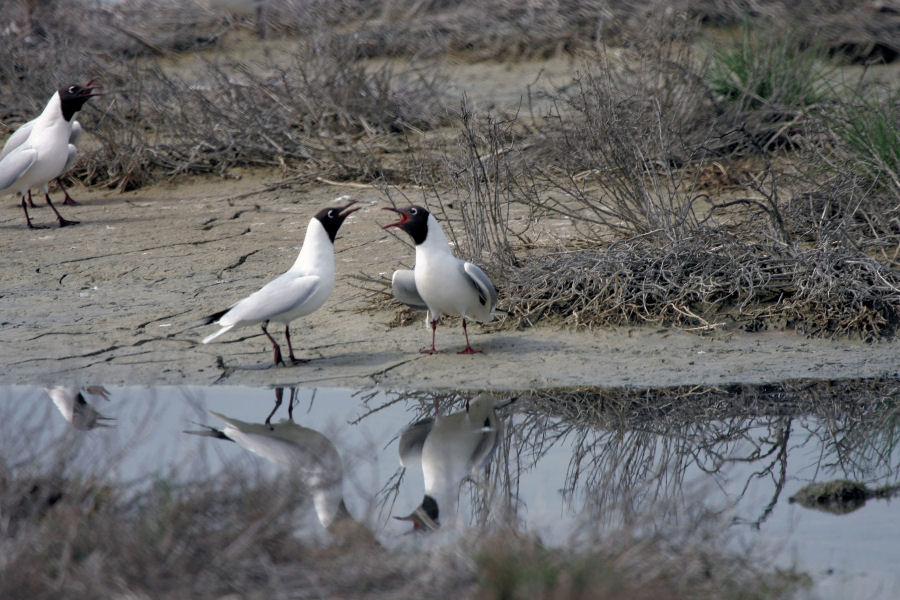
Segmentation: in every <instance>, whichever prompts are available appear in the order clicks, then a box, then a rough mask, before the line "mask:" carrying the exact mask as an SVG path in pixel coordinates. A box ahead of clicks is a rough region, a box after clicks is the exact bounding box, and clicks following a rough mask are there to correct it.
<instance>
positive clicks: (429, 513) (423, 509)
mask: <svg viewBox="0 0 900 600" xmlns="http://www.w3.org/2000/svg"><path fill="white" fill-rule="evenodd" d="M394 518H395V519H397V520H400V521H412V524H413V531H418V530H420V529H421V530H422V531H434V530H435V529H438V528H439V527H440V526H441V524H440V522H438V503H437V500H435V499H434V498H432V497H431V496H429V495H428V494H425V497H424V498H422V504H420V505H419V507H418V508H417V509H416V510H415V511H414V512H413V513H412V514H411V515H409V516H406V517H394Z"/></svg>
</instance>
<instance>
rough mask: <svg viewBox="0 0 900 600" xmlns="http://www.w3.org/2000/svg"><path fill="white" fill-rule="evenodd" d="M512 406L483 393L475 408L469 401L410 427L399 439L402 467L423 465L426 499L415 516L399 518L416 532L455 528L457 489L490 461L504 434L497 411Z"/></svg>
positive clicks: (474, 404)
mask: <svg viewBox="0 0 900 600" xmlns="http://www.w3.org/2000/svg"><path fill="white" fill-rule="evenodd" d="M514 401H515V398H513V399H512V400H508V401H506V402H503V403H502V404H499V405H498V400H497V399H496V398H494V397H493V396H491V395H488V394H481V395H479V396H478V397H477V398H476V399H475V400H474V401H473V402H472V403H471V404H470V403H469V400H468V399H467V400H466V406H465V409H464V410H461V411H459V412H456V413H452V414H449V415H446V416H443V417H442V416H440V415H438V416H436V417H428V418H425V419H422V420H420V421H417V422H415V423H413V424H412V425H410V426H409V427H407V428H406V429H405V430H404V431H403V433H402V434H401V436H400V444H399V449H398V450H399V453H400V464H401V465H402V466H403V467H404V468H410V467H411V466H412V465H415V464H421V466H422V474H423V476H424V479H425V496H424V497H423V498H422V503H421V504H420V505H419V506H418V507H417V508H416V510H415V511H413V512H412V514H410V515H408V516H405V517H396V518H397V519H400V520H404V521H411V522H412V524H413V529H414V530H424V531H432V530H435V529H437V528H438V527H440V526H442V525H448V524H452V525H455V524H456V522H457V518H458V511H457V506H458V503H459V486H460V484H461V483H462V481H463V480H464V479H465V478H466V477H469V476H475V475H477V473H478V472H479V471H480V470H481V469H482V468H483V467H484V466H485V465H487V463H488V462H489V461H490V459H491V457H492V456H493V453H494V450H495V449H496V448H497V444H498V441H499V440H500V437H501V433H502V430H503V423H502V421H501V420H500V418H499V417H498V415H497V409H498V408H503V407H505V406H508V405H509V404H511V403H512V402H514ZM437 409H438V406H437V402H436V401H435V410H436V411H437Z"/></svg>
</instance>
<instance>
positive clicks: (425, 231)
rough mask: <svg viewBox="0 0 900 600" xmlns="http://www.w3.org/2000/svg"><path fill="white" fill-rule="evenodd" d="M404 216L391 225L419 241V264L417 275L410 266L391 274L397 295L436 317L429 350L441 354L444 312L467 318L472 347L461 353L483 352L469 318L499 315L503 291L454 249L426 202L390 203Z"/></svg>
mask: <svg viewBox="0 0 900 600" xmlns="http://www.w3.org/2000/svg"><path fill="white" fill-rule="evenodd" d="M384 210H390V211H393V212H396V213H399V214H400V220H399V221H397V222H396V223H390V224H388V225H385V226H384V227H383V229H387V228H388V227H399V228H400V229H402V230H403V231H405V232H406V233H408V234H409V235H410V237H412V239H413V241H414V242H415V244H416V265H415V268H414V269H413V271H412V273H413V275H412V277H410V272H409V270H405V269H404V270H399V271H397V272H395V273H394V276H393V277H392V278H391V286H392V288H393V289H394V295H395V297H396V298H397V299H398V300H399V301H400V302H403V303H404V304H409V305H410V306H413V307H421V306H422V305H424V306H425V307H426V308H427V309H428V318H429V319H430V320H431V349H425V350H422V352H423V353H425V354H434V353H435V352H437V350H435V348H434V337H435V333H436V331H437V320H438V319H439V318H440V317H441V315H444V314H450V315H459V316H461V317H462V327H463V333H464V334H465V336H466V347H465V349H464V350H461V351H460V352H459V354H474V353H477V352H481V350H476V349H475V348H472V346H471V345H470V344H469V332H468V330H467V328H466V320H467V319H471V320H473V321H478V322H480V323H483V322H485V321H490V320H491V318H493V314H494V309H495V308H496V307H497V290H496V289H494V285H493V284H492V283H491V280H490V279H488V276H487V275H485V274H484V271H482V270H481V268H480V267H478V265H476V264H474V263H470V262H468V261H465V260H461V259H459V258H456V257H455V256H454V255H453V252H452V251H451V250H450V243H449V242H448V240H447V236H446V235H444V232H443V230H441V226H440V224H439V223H438V222H437V219H435V218H434V215H432V214H431V213H429V212H428V210H427V209H425V208H423V207H421V206H407V207H406V208H391V207H385V209H384Z"/></svg>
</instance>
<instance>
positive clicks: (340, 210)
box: [203, 200, 359, 366]
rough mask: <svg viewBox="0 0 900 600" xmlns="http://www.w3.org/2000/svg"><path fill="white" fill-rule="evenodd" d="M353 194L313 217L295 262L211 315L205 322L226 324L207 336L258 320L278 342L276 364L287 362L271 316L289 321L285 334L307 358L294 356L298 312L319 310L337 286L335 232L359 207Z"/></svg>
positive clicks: (274, 318) (266, 332)
mask: <svg viewBox="0 0 900 600" xmlns="http://www.w3.org/2000/svg"><path fill="white" fill-rule="evenodd" d="M354 204H356V201H355V200H353V201H351V202H350V203H349V204H346V205H345V206H342V207H334V208H323V209H322V210H320V211H319V212H318V213H316V215H315V216H314V217H313V218H312V219H310V220H309V225H308V226H307V228H306V237H305V238H303V246H302V247H301V248H300V254H299V255H298V256H297V260H296V261H294V265H293V266H292V267H291V268H290V269H288V271H287V272H286V273H284V274H282V275H280V276H278V277H277V278H275V279H273V280H272V281H270V282H269V283H267V284H266V285H265V286H263V287H262V288H261V289H259V290H258V291H256V292H254V293H252V294H250V295H249V296H247V297H246V298H244V299H243V300H239V301H238V302H236V303H235V304H232V305H231V306H230V307H228V308H226V309H225V310H223V311H220V312H218V313H215V314H213V315H210V316H208V317H206V318H205V319H204V320H203V324H204V325H209V324H211V323H218V324H219V325H220V326H221V329H220V330H219V331H217V332H216V333H214V334H212V335H210V336H207V337H206V338H204V339H203V343H204V344H206V343H209V342H211V341H212V340H214V339H216V338H217V337H219V336H220V335H222V334H223V333H226V332H228V331H230V330H232V329H234V328H237V327H245V326H247V325H257V324H259V325H260V326H261V327H262V331H263V333H264V334H266V337H267V338H269V341H270V342H272V347H273V348H274V352H275V355H274V360H275V365H276V366H277V365H278V364H284V360H283V359H282V357H281V348H280V347H279V346H278V343H277V342H276V341H275V338H273V337H272V336H271V335H270V334H269V332H268V331H267V330H266V326H267V325H268V324H269V321H275V322H276V323H284V338H285V340H286V341H287V345H288V356H289V357H290V360H291V362H292V363H295V364H296V363H298V362H305V361H300V360H298V359H297V358H295V357H294V349H293V347H292V346H291V334H290V324H291V321H293V320H294V319H296V318H298V317H303V316H306V315H308V314H310V313H312V312H314V311H316V310H318V309H319V308H320V307H321V306H322V305H323V304H324V303H325V301H326V300H327V299H328V296H330V295H331V290H332V288H333V287H334V238H335V236H336V235H337V232H338V229H340V227H341V224H342V223H343V222H344V219H346V218H347V216H348V215H349V214H350V213H352V212H354V211H356V210H359V209H358V208H350V207H351V206H353V205H354Z"/></svg>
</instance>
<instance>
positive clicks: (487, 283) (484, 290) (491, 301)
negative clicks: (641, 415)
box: [463, 262, 497, 310]
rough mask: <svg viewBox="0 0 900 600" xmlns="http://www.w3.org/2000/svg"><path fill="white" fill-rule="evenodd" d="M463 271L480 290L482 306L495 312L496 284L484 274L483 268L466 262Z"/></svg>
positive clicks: (479, 297)
mask: <svg viewBox="0 0 900 600" xmlns="http://www.w3.org/2000/svg"><path fill="white" fill-rule="evenodd" d="M463 269H464V270H465V272H466V275H468V276H469V279H470V280H471V281H472V284H473V285H474V286H475V288H476V289H477V290H478V299H479V300H480V301H481V304H483V305H484V306H486V307H487V308H488V309H490V310H493V309H494V307H495V306H497V290H496V289H494V284H493V283H491V280H490V279H488V276H487V275H485V274H484V271H482V270H481V267H479V266H478V265H476V264H473V263H470V262H466V263H464V264H463Z"/></svg>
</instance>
